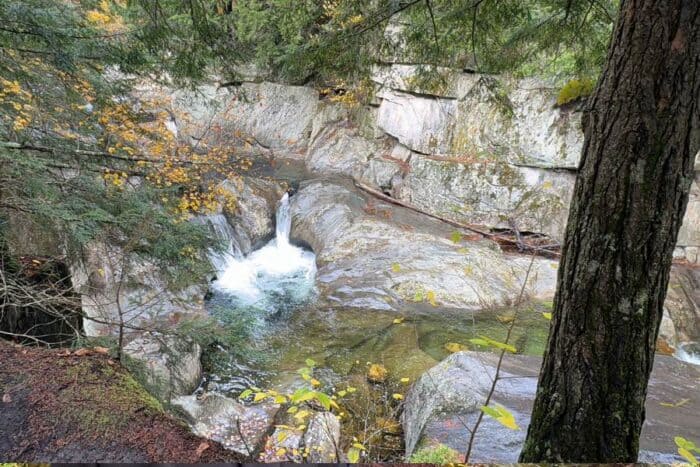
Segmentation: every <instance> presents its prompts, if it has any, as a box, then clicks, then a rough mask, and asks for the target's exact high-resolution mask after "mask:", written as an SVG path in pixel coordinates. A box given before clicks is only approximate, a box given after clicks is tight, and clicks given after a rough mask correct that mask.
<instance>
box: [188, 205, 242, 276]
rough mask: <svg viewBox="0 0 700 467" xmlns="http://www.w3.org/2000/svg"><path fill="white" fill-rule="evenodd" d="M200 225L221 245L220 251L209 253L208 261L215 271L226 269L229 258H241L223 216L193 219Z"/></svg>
mask: <svg viewBox="0 0 700 467" xmlns="http://www.w3.org/2000/svg"><path fill="white" fill-rule="evenodd" d="M195 222H198V223H200V224H202V225H205V226H207V228H208V229H209V231H210V232H211V233H212V234H213V235H214V237H215V238H216V239H217V240H218V241H219V242H221V243H222V244H223V249H222V250H216V251H215V250H212V251H210V252H209V261H211V263H212V266H214V269H215V270H216V271H221V270H222V269H223V268H224V267H226V263H227V262H228V260H229V259H230V258H240V257H241V256H243V254H242V253H241V248H240V246H239V244H238V241H237V240H236V234H235V232H234V231H233V228H232V227H231V225H230V224H229V223H228V220H227V219H226V216H224V215H223V214H210V215H208V216H200V217H198V218H196V219H195Z"/></svg>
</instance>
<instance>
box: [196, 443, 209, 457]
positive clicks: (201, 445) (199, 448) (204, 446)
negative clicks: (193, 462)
mask: <svg viewBox="0 0 700 467" xmlns="http://www.w3.org/2000/svg"><path fill="white" fill-rule="evenodd" d="M207 449H209V443H208V442H206V441H202V442H201V443H199V446H197V450H196V451H195V454H197V457H199V456H201V455H202V453H203V452H204V451H206V450H207Z"/></svg>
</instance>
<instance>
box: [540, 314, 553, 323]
mask: <svg viewBox="0 0 700 467" xmlns="http://www.w3.org/2000/svg"><path fill="white" fill-rule="evenodd" d="M542 316H544V317H545V319H548V320H550V321H551V319H552V313H549V312H544V313H542Z"/></svg>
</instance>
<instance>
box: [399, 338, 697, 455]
mask: <svg viewBox="0 0 700 467" xmlns="http://www.w3.org/2000/svg"><path fill="white" fill-rule="evenodd" d="M497 358H498V355H496V354H495V353H475V352H458V353H455V354H453V355H451V356H450V357H448V358H446V359H445V360H443V361H442V362H440V363H439V364H438V365H437V366H435V367H433V368H432V369H430V370H429V371H427V372H426V373H425V374H424V375H423V376H421V378H420V379H419V380H418V381H416V383H415V384H414V385H413V387H412V388H411V389H410V390H409V392H408V393H407V395H406V405H405V410H404V415H403V418H402V424H403V428H404V432H405V435H406V454H407V455H410V454H411V453H412V452H413V451H414V450H415V449H416V446H417V445H418V444H419V443H421V442H426V443H435V442H438V443H443V444H446V445H448V446H449V447H451V448H453V449H455V450H457V451H458V452H465V451H466V446H467V443H468V440H469V433H470V431H469V430H471V428H472V427H473V426H474V422H475V420H476V417H477V414H478V412H479V410H480V407H481V406H482V405H483V404H484V402H485V400H486V395H487V393H488V391H489V387H490V385H491V378H492V376H493V374H494V370H495V366H496V363H497ZM540 365H541V359H540V358H539V357H526V356H522V355H511V354H507V356H506V358H505V360H504V364H503V366H502V371H501V376H502V377H505V379H502V380H500V381H499V382H498V385H497V386H496V391H495V393H494V396H493V399H492V400H493V401H494V403H495V404H500V405H503V406H504V407H506V408H507V409H508V410H509V411H510V412H511V413H512V414H513V415H514V417H515V420H516V423H517V424H518V425H519V428H520V429H519V430H511V429H508V428H506V427H504V426H503V425H501V424H499V423H498V422H497V421H495V420H494V419H493V418H491V417H488V416H485V417H484V419H483V421H482V424H481V425H480V427H479V430H478V432H477V435H476V438H475V444H474V448H473V450H472V456H471V458H470V459H469V461H470V462H484V463H512V462H517V458H518V455H519V453H520V449H521V447H522V443H523V441H524V439H525V434H526V431H527V425H528V424H529V416H530V413H531V410H532V401H533V400H534V397H535V390H536V386H537V377H536V375H537V374H538V372H539V369H540ZM699 377H700V367H697V366H694V365H690V364H686V363H683V362H679V361H677V360H675V359H672V358H670V357H664V356H657V357H656V361H655V363H654V370H653V372H652V376H651V380H650V385H649V395H648V397H647V404H646V408H647V419H646V421H645V424H644V428H643V430H642V438H641V441H640V445H641V452H640V462H660V463H671V462H679V461H681V459H680V458H679V457H677V456H676V455H670V454H662V453H664V452H675V444H674V441H673V436H683V437H687V436H690V437H691V438H692V437H694V436H695V437H696V436H697V433H698V430H700V421H699V420H698V419H697V417H695V416H694V414H695V413H697V410H698V408H700V402H698V401H697V400H690V401H689V402H687V403H688V404H689V405H688V406H686V409H684V410H683V413H679V411H673V410H669V409H668V408H665V407H664V406H662V405H661V404H660V402H664V401H672V400H681V399H683V398H687V394H691V393H694V392H693V391H697V389H698V387H699V385H700V383H699V381H700V379H698V378H699ZM684 394H685V396H684Z"/></svg>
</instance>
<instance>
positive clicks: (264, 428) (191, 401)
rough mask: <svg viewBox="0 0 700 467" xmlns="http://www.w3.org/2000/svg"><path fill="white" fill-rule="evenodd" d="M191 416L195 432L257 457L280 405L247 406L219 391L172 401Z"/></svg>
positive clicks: (234, 449)
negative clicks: (200, 396)
mask: <svg viewBox="0 0 700 467" xmlns="http://www.w3.org/2000/svg"><path fill="white" fill-rule="evenodd" d="M172 403H173V405H174V406H175V407H177V408H179V409H180V410H181V411H182V412H183V413H184V414H185V416H186V417H187V419H188V420H189V422H190V425H191V426H192V430H193V431H194V433H195V434H197V435H199V436H203V437H205V438H209V439H211V440H214V441H217V442H219V443H221V444H222V445H223V446H224V447H225V448H226V449H230V450H232V451H235V452H237V453H239V454H243V455H245V456H253V455H254V454H255V453H257V452H258V451H259V449H260V447H261V446H262V442H263V438H264V436H265V435H266V434H267V433H268V432H269V431H270V430H271V428H272V424H273V422H274V418H275V415H276V414H277V411H278V410H279V406H278V405H270V404H261V405H253V406H246V405H244V404H242V403H240V402H238V401H235V400H233V399H230V398H228V397H226V396H223V395H221V394H216V393H205V394H204V396H203V397H202V398H201V399H198V398H197V396H182V397H178V398H176V399H173V401H172Z"/></svg>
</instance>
